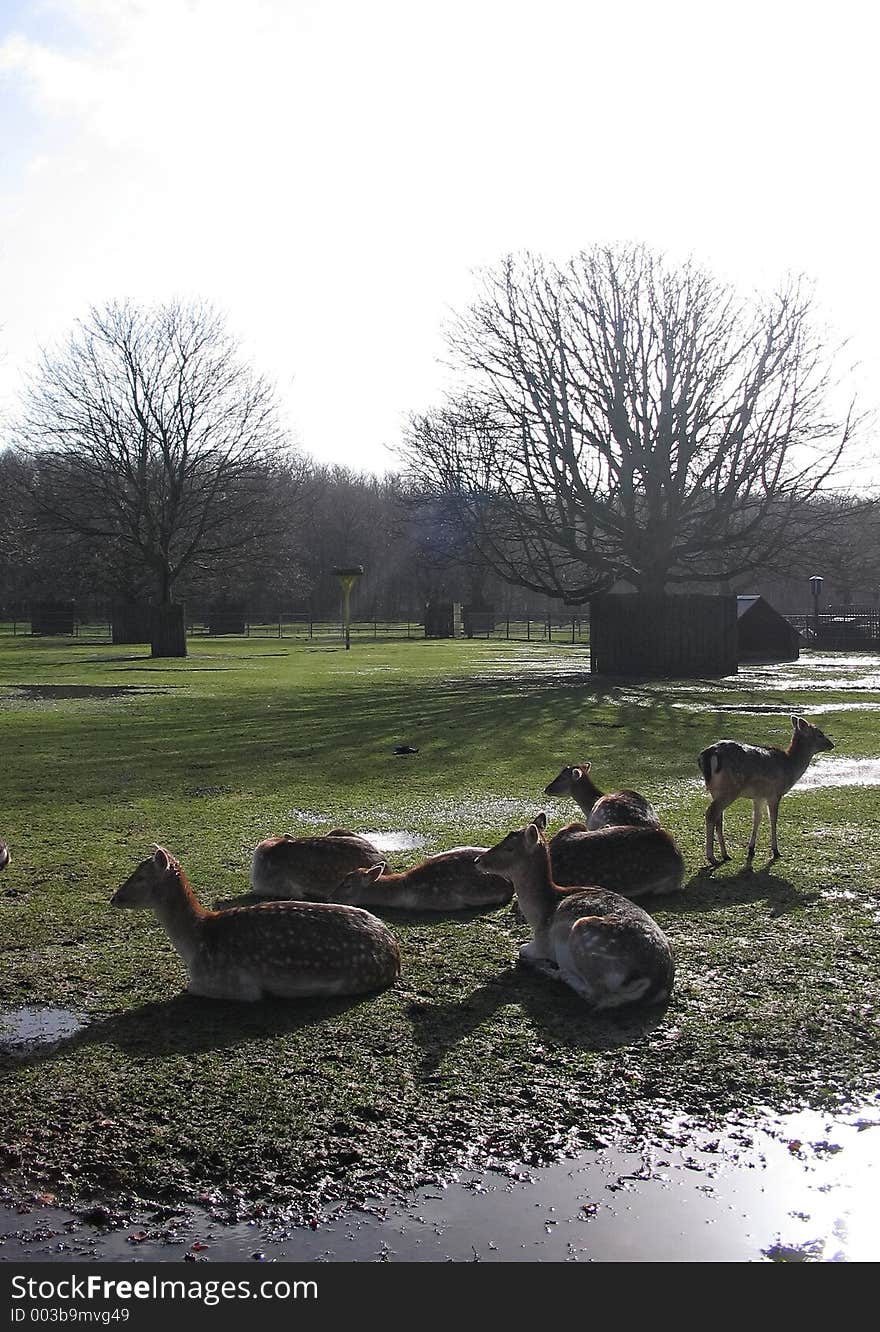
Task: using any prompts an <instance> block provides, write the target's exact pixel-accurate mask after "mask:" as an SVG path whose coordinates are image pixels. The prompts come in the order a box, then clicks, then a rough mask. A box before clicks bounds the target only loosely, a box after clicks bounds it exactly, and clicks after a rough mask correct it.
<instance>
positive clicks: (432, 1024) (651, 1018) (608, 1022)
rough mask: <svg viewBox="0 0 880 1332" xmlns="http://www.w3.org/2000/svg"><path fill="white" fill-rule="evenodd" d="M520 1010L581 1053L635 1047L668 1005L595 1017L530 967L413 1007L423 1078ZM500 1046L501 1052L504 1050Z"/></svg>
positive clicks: (545, 1034) (544, 1032) (546, 1034)
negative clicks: (510, 1011)
mask: <svg viewBox="0 0 880 1332" xmlns="http://www.w3.org/2000/svg"><path fill="white" fill-rule="evenodd" d="M512 1005H516V1006H517V1007H519V1008H520V1009H521V1011H522V1014H523V1015H524V1016H525V1017H527V1018H528V1019H530V1021H531V1024H532V1027H533V1028H534V1029H536V1030H537V1031H539V1032H540V1033H541V1035H542V1036H543V1038H544V1039H545V1040H547V1041H548V1042H551V1043H552V1044H555V1045H561V1046H565V1047H566V1048H569V1049H570V1048H572V1047H576V1048H578V1049H581V1050H593V1051H600V1050H614V1049H617V1048H618V1047H619V1046H623V1045H634V1044H636V1043H637V1042H639V1041H641V1040H643V1039H644V1037H645V1036H646V1035H647V1034H648V1033H649V1032H650V1031H653V1029H654V1028H655V1027H656V1026H658V1025H659V1023H660V1022H662V1020H663V1017H664V1015H665V1013H666V1008H667V1005H666V1004H663V1005H654V1006H652V1007H639V1006H638V1005H633V1006H632V1007H631V1008H627V1009H620V1010H619V1011H616V1012H610V1013H590V1012H589V1011H588V1010H587V1009H586V1007H585V1005H584V1001H583V999H581V998H580V997H579V996H578V995H577V994H575V992H574V991H573V990H572V989H570V987H569V986H567V985H566V984H564V982H561V981H555V980H553V979H552V978H551V977H549V976H542V975H540V974H539V973H538V972H535V971H533V970H532V969H531V968H529V967H527V966H521V965H515V966H512V967H506V968H505V969H504V970H503V971H500V972H498V973H497V975H495V976H493V977H491V978H490V979H489V980H486V981H484V982H483V983H482V984H481V985H478V986H477V987H476V989H474V990H472V991H471V992H470V994H468V995H466V996H465V997H464V998H463V999H459V1000H456V1001H452V1002H447V1003H432V1002H430V1001H427V1000H424V1001H423V1000H419V1001H416V1002H414V1003H412V1004H411V1005H410V1008H409V1015H410V1018H411V1019H412V1024H413V1032H414V1035H415V1038H416V1041H417V1043H418V1045H419V1047H420V1049H421V1059H420V1067H419V1070H418V1074H417V1076H418V1077H419V1078H420V1079H421V1080H422V1081H424V1080H425V1079H428V1080H430V1079H432V1078H434V1077H436V1073H437V1069H438V1068H439V1066H440V1064H441V1063H442V1062H443V1060H444V1058H445V1057H446V1055H447V1054H448V1053H449V1052H450V1051H451V1050H452V1049H454V1048H455V1047H456V1046H457V1045H460V1044H461V1043H462V1042H463V1041H465V1040H467V1038H468V1037H469V1036H471V1035H472V1034H473V1033H474V1032H475V1031H477V1030H478V1029H479V1028H480V1027H482V1026H484V1025H486V1024H488V1023H490V1022H491V1021H492V1020H493V1019H494V1018H495V1017H496V1015H497V1014H498V1013H499V1012H500V1011H501V1010H503V1009H505V1008H508V1007H510V1006H512ZM501 1044H502V1043H501V1041H499V1050H500V1049H501Z"/></svg>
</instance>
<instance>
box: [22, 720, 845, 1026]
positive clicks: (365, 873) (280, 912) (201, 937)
mask: <svg viewBox="0 0 880 1332" xmlns="http://www.w3.org/2000/svg"><path fill="white" fill-rule="evenodd" d="M791 721H792V728H793V731H792V738H791V743H790V744H789V746H788V748H787V749H779V748H775V747H770V748H766V747H763V746H758V745H745V744H740V743H739V742H737V741H733V740H720V741H718V742H717V743H716V744H713V745H710V746H709V747H708V749H704V750H703V751H702V753H701V754H700V756H699V765H700V769H701V771H702V773H703V777H704V780H705V783H706V787H707V790H708V792H709V794H710V795H711V797H712V801H711V804H710V805H709V807H708V809H707V811H706V857H707V860H708V861H709V864H710V865H712V866H716V865H719V864H721V862H722V861H723V860H728V859H729V858H730V857H729V856H728V854H727V849H726V847H725V844H724V833H723V817H724V811H725V809H726V808H727V807H728V805H730V804H732V803H733V801H734V800H738V799H739V798H740V797H748V798H749V799H751V800H752V802H753V806H754V817H753V821H752V835H751V839H750V841H749V847H748V855H747V862H748V864H751V862H752V860H753V858H754V854H755V844H756V840H757V835H758V828H759V826H760V821H761V812H762V809H763V807H764V805H766V806H767V808H768V811H769V818H770V830H771V851H772V855H773V858H774V859H775V858H776V857H777V856H778V855H779V847H778V842H777V837H776V820H777V813H778V809H779V802H780V800H781V798H782V796H783V795H784V794H785V792H786V791H788V790H790V789H791V787H792V786H793V785H794V784H795V782H796V781H798V779H799V778H800V777H801V776H802V775H803V773H804V772H805V771H806V769H807V766H808V764H809V762H810V760H811V758H812V757H813V755H814V754H818V753H821V752H822V751H823V750H827V749H832V748H833V745H832V743H831V741H830V740H829V739H828V738H827V736H825V735H823V733H822V732H821V731H820V730H819V729H818V727H816V726H812V725H811V724H810V723H809V722H807V721H805V720H804V719H803V718H801V717H792V719H791ZM544 794H545V795H549V796H563V797H570V798H571V799H573V800H574V801H575V802H576V803H577V804H578V805H579V806H580V808H581V810H582V811H583V813H584V815H585V817H586V822H585V823H569V824H567V825H566V826H565V827H564V828H561V829H560V830H559V832H557V833H555V834H554V835H553V836H552V837H550V838H549V839H548V837H547V835H546V830H547V816H546V814H544V813H540V814H538V815H537V816H536V817H535V818H534V819H533V820H532V821H531V822H530V823H528V824H526V825H525V827H523V828H520V829H518V830H517V831H515V832H510V833H508V834H507V836H506V837H504V838H503V839H502V841H500V842H499V843H498V844H497V845H496V846H493V847H491V848H486V847H478V846H464V847H455V848H453V849H452V850H449V851H444V852H442V853H441V854H439V855H435V856H431V857H429V858H428V859H427V860H424V861H422V862H421V863H420V864H417V865H414V866H413V867H412V868H411V869H408V870H405V871H403V872H402V873H400V874H389V873H386V862H385V861H384V860H383V858H382V856H381V854H380V852H379V851H378V850H377V849H376V847H375V846H373V845H372V844H371V843H370V842H369V841H367V840H366V839H365V838H363V837H360V836H358V834H356V833H354V832H351V831H349V830H348V829H346V828H335V829H333V831H332V832H329V833H327V834H325V835H323V836H315V837H294V836H291V835H290V834H287V833H285V834H284V835H283V836H281V837H270V838H267V839H266V840H265V841H262V842H260V844H259V845H258V846H257V848H256V850H255V851H254V855H253V861H252V865H251V887H252V889H253V892H254V894H255V895H257V896H259V897H266V898H270V899H273V900H269V901H264V902H260V903H258V904H257V905H251V906H241V907H228V908H226V909H224V910H219V911H210V910H207V909H206V908H205V907H203V906H202V905H201V903H200V902H199V900H198V899H197V897H196V895H195V893H194V892H193V890H192V888H191V887H190V885H189V883H188V881H187V879H186V876H185V874H184V872H183V870H182V868H181V866H180V864H179V863H178V861H177V860H175V859H174V857H173V856H171V855H170V854H169V853H168V852H167V851H166V850H165V849H164V848H163V847H156V848H155V852H154V854H153V855H152V856H150V857H148V858H147V859H146V860H144V861H142V862H141V864H140V865H139V866H138V868H137V869H136V870H135V872H134V873H133V874H132V875H131V876H130V878H128V879H127V880H126V881H125V883H123V884H122V886H121V887H120V888H119V889H118V890H117V892H116V893H115V894H114V895H113V898H112V905H114V906H118V907H142V908H151V909H152V910H153V911H154V912H155V913H156V915H157V916H158V918H159V920H160V921H161V923H162V925H163V926H164V928H165V930H166V931H167V933H168V935H169V938H170V939H171V942H172V944H173V945H174V947H175V949H176V950H177V952H178V953H179V954H180V957H181V958H182V960H183V962H184V965H185V967H186V970H187V973H188V977H189V986H188V988H189V990H190V992H191V993H193V994H198V995H205V996H208V997H211V998H217V999H233V1000H256V999H260V998H263V997H265V996H277V997H282V998H288V997H295V996H303V995H339V994H363V993H368V992H371V991H375V990H381V989H384V988H386V987H387V986H389V985H392V984H393V983H394V981H395V980H396V978H397V976H398V975H399V973H400V951H399V948H398V945H397V942H396V940H395V939H394V936H393V935H392V934H391V932H390V930H389V929H388V927H387V926H386V925H385V924H384V923H383V922H382V921H381V920H379V919H378V917H376V916H374V915H373V914H371V912H369V911H367V910H365V909H364V907H367V906H378V907H383V906H384V907H402V908H406V909H408V910H428V911H437V910H442V911H451V910H463V909H468V908H479V907H486V906H494V905H502V904H505V903H507V902H510V901H511V899H512V897H513V895H514V893H515V894H516V897H517V902H518V904H519V908H520V910H521V912H522V914H523V916H524V917H525V919H526V921H527V922H528V924H529V925H530V927H531V930H532V938H531V939H530V940H529V942H528V943H526V944H525V945H524V946H523V947H522V948H521V949H520V952H519V956H520V960H521V961H522V962H523V963H525V964H527V965H529V966H531V967H534V968H536V969H537V970H539V971H540V972H542V973H543V974H545V975H548V976H552V977H553V978H554V979H556V980H559V981H562V982H564V983H566V984H568V985H569V986H571V988H572V989H574V990H575V991H576V992H577V993H578V994H579V995H581V996H582V997H583V998H584V999H585V1000H586V1001H587V1003H588V1005H589V1006H590V1008H591V1009H593V1010H603V1009H611V1008H618V1007H621V1006H622V1005H626V1004H633V1003H662V1002H664V1001H665V1000H666V999H667V998H668V996H669V994H670V992H671V989H672V983H673V977H674V970H675V968H674V962H673V956H672V950H671V947H670V944H669V940H668V939H667V937H666V935H665V934H664V932H663V931H662V930H661V928H660V926H659V925H658V924H657V923H656V921H655V920H654V919H653V917H652V916H650V915H649V914H648V912H647V911H645V910H644V908H643V907H641V906H640V905H639V903H638V900H637V899H641V898H657V897H661V896H663V895H664V894H668V893H671V892H675V891H676V890H677V889H679V888H681V886H682V884H683V882H684V861H683V859H682V856H681V853H680V851H679V850H678V847H677V846H676V844H675V842H674V840H673V838H672V837H671V836H670V835H669V833H667V832H666V831H664V829H663V828H661V826H660V821H659V819H658V817H657V814H656V812H655V810H654V809H653V807H652V806H651V805H650V803H649V802H648V801H647V800H646V799H645V797H644V796H642V795H639V794H638V792H636V791H616V792H614V793H613V794H609V795H605V794H603V793H602V792H601V791H600V790H599V788H598V787H597V786H596V785H595V784H594V783H593V781H592V779H591V777H590V764H589V763H582V764H580V765H579V766H577V767H566V768H563V769H562V771H561V772H560V773H559V775H558V776H557V777H555V778H554V779H553V781H552V782H550V784H549V785H548V786H547V787H546V788H545V791H544ZM716 836H717V840H718V846H719V850H720V852H721V860H718V859H717V858H716V856H715V839H716ZM9 861H10V855H9V849H8V847H7V846H6V844H5V842H2V841H0V870H3V869H5V868H6V866H7V865H8V864H9ZM279 899H280V900H279Z"/></svg>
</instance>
